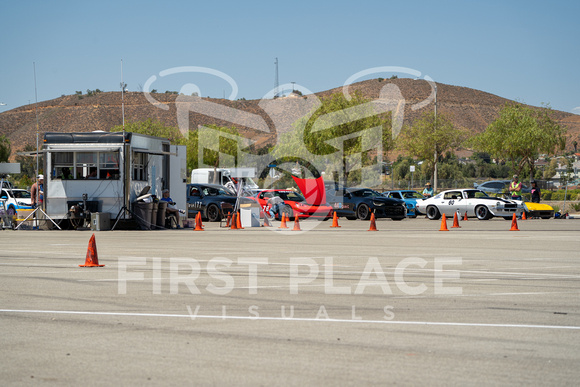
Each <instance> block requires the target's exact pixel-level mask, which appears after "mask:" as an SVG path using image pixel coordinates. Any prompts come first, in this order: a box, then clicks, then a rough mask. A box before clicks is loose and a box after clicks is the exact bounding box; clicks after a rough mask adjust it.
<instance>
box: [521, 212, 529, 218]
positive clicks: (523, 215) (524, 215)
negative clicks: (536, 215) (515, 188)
mask: <svg viewBox="0 0 580 387" xmlns="http://www.w3.org/2000/svg"><path fill="white" fill-rule="evenodd" d="M522 220H528V218H527V217H526V211H524V212H522Z"/></svg>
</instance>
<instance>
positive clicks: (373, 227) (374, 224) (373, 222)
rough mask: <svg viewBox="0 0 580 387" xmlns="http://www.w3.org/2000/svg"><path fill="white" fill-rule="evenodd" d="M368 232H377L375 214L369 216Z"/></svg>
mask: <svg viewBox="0 0 580 387" xmlns="http://www.w3.org/2000/svg"><path fill="white" fill-rule="evenodd" d="M368 231H378V230H377V221H376V220H375V213H374V212H373V213H372V214H371V227H370V228H369V229H368Z"/></svg>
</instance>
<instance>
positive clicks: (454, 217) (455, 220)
mask: <svg viewBox="0 0 580 387" xmlns="http://www.w3.org/2000/svg"><path fill="white" fill-rule="evenodd" d="M451 228H461V226H460V225H459V218H458V217H457V212H456V213H455V215H453V226H451Z"/></svg>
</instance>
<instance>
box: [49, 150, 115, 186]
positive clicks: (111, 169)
mask: <svg viewBox="0 0 580 387" xmlns="http://www.w3.org/2000/svg"><path fill="white" fill-rule="evenodd" d="M51 168H52V173H51V174H50V176H51V179H53V180H54V179H62V180H75V179H79V180H80V179H115V180H118V179H119V178H120V169H119V152H52V153H51Z"/></svg>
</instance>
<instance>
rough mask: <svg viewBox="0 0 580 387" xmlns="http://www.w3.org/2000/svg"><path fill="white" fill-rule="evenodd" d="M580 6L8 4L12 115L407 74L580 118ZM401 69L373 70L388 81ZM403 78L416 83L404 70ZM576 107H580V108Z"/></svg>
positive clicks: (0, 27)
mask: <svg viewBox="0 0 580 387" xmlns="http://www.w3.org/2000/svg"><path fill="white" fill-rule="evenodd" d="M578 15H580V2H578V1H577V0H570V1H558V0H556V1H550V2H548V1H505V0H499V1H496V0H488V1H403V0H400V1H380V0H377V1H358V2H354V1H324V2H322V1H321V2H317V1H296V0H293V1H285V2H278V1H171V0H169V1H165V2H162V1H143V0H139V1H137V0H135V1H123V0H117V1H108V0H99V1H58V0H53V1H26V0H23V1H8V0H3V1H1V2H0V35H1V39H0V48H1V49H0V55H1V56H0V57H1V63H2V65H1V68H2V70H1V71H0V102H3V103H6V104H7V106H1V107H0V112H3V111H7V110H9V109H13V108H16V107H18V106H21V105H24V104H27V103H29V101H30V102H32V103H34V100H35V94H34V72H33V62H34V63H35V64H36V79H37V88H38V100H39V101H44V100H48V99H52V98H57V97H59V96H61V95H63V94H74V93H75V91H77V90H82V91H83V92H86V90H87V89H91V90H94V89H97V88H98V89H101V90H103V91H119V90H120V89H119V83H120V81H121V59H122V60H123V73H124V77H123V78H124V81H125V83H127V84H128V89H129V91H139V90H140V89H141V88H142V87H143V86H144V85H145V84H146V82H147V80H148V79H149V78H150V77H152V76H154V75H155V76H157V79H156V81H155V82H153V83H152V85H151V88H154V89H157V90H158V91H161V92H163V91H165V90H175V91H179V90H181V87H182V86H183V85H184V84H187V83H193V84H195V85H197V87H198V88H199V90H200V91H201V95H202V96H203V97H206V96H210V97H214V98H221V97H223V96H224V95H225V96H226V97H227V96H229V95H230V92H231V87H230V85H229V84H228V83H227V82H226V81H225V80H224V79H222V78H220V77H218V76H215V75H213V74H203V73H199V72H198V73H187V74H169V75H166V76H160V72H162V71H163V70H167V69H172V68H175V67H179V66H198V67H205V68H210V69H213V70H216V71H220V72H222V73H225V74H227V75H228V76H229V77H231V78H232V79H233V80H234V81H235V82H236V84H237V86H238V88H239V91H238V95H237V96H236V98H242V97H243V98H246V99H259V98H262V97H263V96H264V95H266V94H267V93H268V92H269V91H271V90H272V89H273V87H274V79H275V77H274V70H275V67H274V58H276V57H278V60H279V82H280V84H284V83H289V82H296V84H297V85H300V86H301V87H303V88H305V89H308V90H311V91H313V92H317V91H323V90H327V89H330V88H333V87H338V86H341V85H342V84H343V83H344V82H345V81H346V80H347V79H348V78H349V77H350V76H352V75H353V74H355V73H358V72H360V71H364V70H366V69H369V68H374V67H382V66H401V67H406V68H412V69H414V70H417V71H420V72H421V74H422V75H428V76H430V77H431V78H432V79H434V80H435V81H436V82H442V83H446V84H452V85H458V86H465V87H470V88H474V89H479V90H483V91H486V92H489V93H493V94H496V95H499V96H501V97H505V98H509V99H514V100H518V101H521V102H525V103H528V104H531V105H535V106H539V105H541V104H542V103H549V104H551V106H552V107H553V108H554V109H558V110H563V111H567V112H576V113H578V114H580V71H579V70H580V47H579V44H578V43H579V41H580V22H578ZM391 75H393V74H373V75H371V76H369V77H371V78H378V77H384V78H387V77H389V76H391ZM396 75H398V76H400V77H403V76H406V75H405V74H396ZM574 109H576V110H574Z"/></svg>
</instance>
